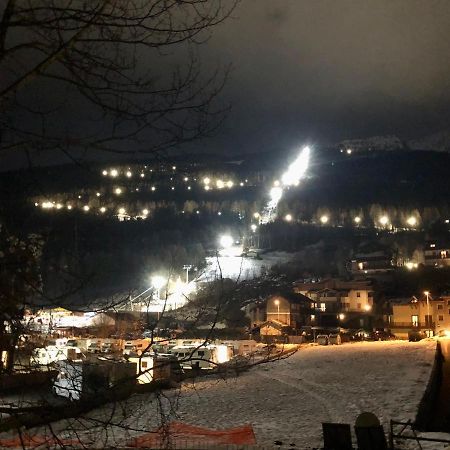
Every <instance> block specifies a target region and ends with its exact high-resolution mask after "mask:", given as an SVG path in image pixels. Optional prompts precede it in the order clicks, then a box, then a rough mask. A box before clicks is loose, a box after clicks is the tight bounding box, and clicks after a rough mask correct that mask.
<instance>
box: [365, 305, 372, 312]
mask: <svg viewBox="0 0 450 450" xmlns="http://www.w3.org/2000/svg"><path fill="white" fill-rule="evenodd" d="M371 309H372V306H371V305H364V310H365V311H370V310H371Z"/></svg>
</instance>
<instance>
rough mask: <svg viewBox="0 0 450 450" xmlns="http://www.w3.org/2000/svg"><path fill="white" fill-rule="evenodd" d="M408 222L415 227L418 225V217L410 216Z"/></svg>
mask: <svg viewBox="0 0 450 450" xmlns="http://www.w3.org/2000/svg"><path fill="white" fill-rule="evenodd" d="M406 223H407V224H408V225H409V226H410V227H415V226H416V225H417V219H416V218H415V217H414V216H411V217H408V220H407V221H406Z"/></svg>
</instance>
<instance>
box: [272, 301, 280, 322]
mask: <svg viewBox="0 0 450 450" xmlns="http://www.w3.org/2000/svg"><path fill="white" fill-rule="evenodd" d="M273 303H274V304H275V305H276V307H277V310H278V313H277V320H278V322H279V321H280V300H275V301H274V302H273Z"/></svg>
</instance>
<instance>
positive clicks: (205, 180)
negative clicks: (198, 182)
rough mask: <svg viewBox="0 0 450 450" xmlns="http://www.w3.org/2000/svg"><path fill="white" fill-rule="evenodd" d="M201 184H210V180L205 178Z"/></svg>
mask: <svg viewBox="0 0 450 450" xmlns="http://www.w3.org/2000/svg"><path fill="white" fill-rule="evenodd" d="M203 183H204V184H209V183H211V179H210V178H208V177H205V178H203Z"/></svg>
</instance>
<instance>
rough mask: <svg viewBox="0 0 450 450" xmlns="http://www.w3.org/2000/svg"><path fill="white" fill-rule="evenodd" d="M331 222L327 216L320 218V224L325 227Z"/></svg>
mask: <svg viewBox="0 0 450 450" xmlns="http://www.w3.org/2000/svg"><path fill="white" fill-rule="evenodd" d="M328 221H329V217H328V216H327V215H325V214H324V215H323V216H321V217H320V222H321V223H322V225H325V224H326V223H328Z"/></svg>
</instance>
